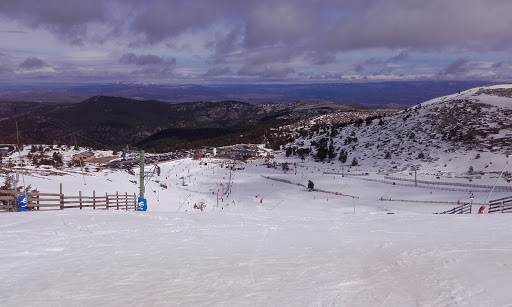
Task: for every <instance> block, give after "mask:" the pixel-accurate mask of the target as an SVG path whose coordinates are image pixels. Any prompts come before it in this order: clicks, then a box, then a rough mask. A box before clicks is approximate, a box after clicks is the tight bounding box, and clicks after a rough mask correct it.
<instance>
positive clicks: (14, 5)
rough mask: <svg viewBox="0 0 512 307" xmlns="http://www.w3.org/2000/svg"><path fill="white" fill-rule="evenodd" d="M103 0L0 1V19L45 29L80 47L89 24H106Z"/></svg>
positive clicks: (107, 21)
mask: <svg viewBox="0 0 512 307" xmlns="http://www.w3.org/2000/svg"><path fill="white" fill-rule="evenodd" d="M105 4H106V1H103V0H88V1H83V0H45V1H41V0H16V1H0V16H2V17H4V18H7V19H13V20H16V21H18V22H19V23H20V24H25V25H27V26H29V27H32V28H39V27H42V28H45V29H48V30H50V31H51V32H53V33H54V34H55V35H56V36H57V37H59V38H61V39H64V40H66V41H68V42H70V43H72V44H82V43H83V40H84V39H85V38H86V34H87V25H88V24H89V23H90V22H100V23H109V19H108V18H107V17H106V15H105V11H106V6H105Z"/></svg>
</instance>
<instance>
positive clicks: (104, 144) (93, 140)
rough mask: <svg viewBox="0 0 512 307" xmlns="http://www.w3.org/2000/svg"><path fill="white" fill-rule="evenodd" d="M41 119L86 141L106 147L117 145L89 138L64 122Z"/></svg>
mask: <svg viewBox="0 0 512 307" xmlns="http://www.w3.org/2000/svg"><path fill="white" fill-rule="evenodd" d="M43 121H45V122H47V123H49V124H52V125H54V126H55V127H57V128H60V129H64V130H67V131H69V132H70V133H73V134H75V135H78V136H79V137H80V138H82V139H86V140H88V141H91V142H94V143H98V144H100V145H103V146H106V147H111V146H117V145H115V144H112V143H108V142H105V143H104V142H100V141H98V140H95V139H92V138H90V137H88V136H85V135H83V134H81V133H80V132H77V131H75V130H73V129H71V128H68V127H66V126H65V125H64V124H61V123H59V122H56V121H52V120H49V119H43ZM107 143H108V144H107Z"/></svg>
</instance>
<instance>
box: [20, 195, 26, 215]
mask: <svg viewBox="0 0 512 307" xmlns="http://www.w3.org/2000/svg"><path fill="white" fill-rule="evenodd" d="M18 211H20V212H23V211H27V195H22V196H20V197H18Z"/></svg>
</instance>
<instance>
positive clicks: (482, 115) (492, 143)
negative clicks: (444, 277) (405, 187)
mask: <svg viewBox="0 0 512 307" xmlns="http://www.w3.org/2000/svg"><path fill="white" fill-rule="evenodd" d="M279 133H280V134H281V135H284V138H288V139H290V138H291V139H294V141H293V142H292V143H289V144H287V145H285V146H284V148H285V149H287V148H290V149H291V150H290V149H289V151H291V153H292V154H293V153H295V154H298V152H299V153H300V149H301V148H302V150H303V151H304V150H305V151H306V153H307V151H310V153H311V155H312V158H316V159H317V160H318V157H315V156H316V154H317V152H318V148H320V147H322V146H323V148H324V150H329V149H332V152H333V154H332V159H329V158H328V156H327V158H325V159H324V160H323V161H329V160H332V161H336V162H335V164H336V163H337V164H339V161H338V158H339V155H340V152H344V153H345V157H346V161H345V163H346V164H351V163H352V161H353V159H354V158H356V159H357V164H358V165H363V166H366V167H373V168H380V169H381V170H382V171H386V172H397V171H398V172H400V171H406V172H409V171H411V170H412V169H414V168H416V169H420V170H421V171H423V172H440V173H454V172H458V173H463V172H464V171H469V167H470V166H472V167H473V172H470V173H474V174H476V175H478V174H479V173H480V172H486V173H489V172H498V171H500V170H501V168H502V167H503V165H504V162H505V161H506V157H507V156H509V155H511V154H512V85H497V86H490V87H481V88H475V89H471V90H468V91H464V92H461V93H458V94H455V95H450V96H446V97H441V98H437V99H433V100H431V101H428V102H425V103H422V104H419V105H417V106H414V107H411V108H409V109H406V110H405V111H403V112H399V113H396V114H393V115H389V116H385V117H374V118H368V119H367V120H365V121H363V120H360V121H359V122H357V123H355V124H351V125H345V124H340V123H338V122H331V123H327V124H325V123H322V124H320V125H319V124H316V123H314V122H312V123H310V124H308V125H304V126H303V127H284V128H283V129H281V130H280V131H279ZM282 137H283V136H282ZM322 144H323V145H322ZM331 144H332V147H331ZM320 160H322V159H321V158H320ZM354 164H355V163H354ZM461 167H462V168H461ZM469 175H472V174H469ZM506 176H508V178H510V174H508V173H507V174H506Z"/></svg>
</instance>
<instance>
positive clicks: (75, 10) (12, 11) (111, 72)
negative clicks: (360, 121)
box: [0, 0, 512, 83]
mask: <svg viewBox="0 0 512 307" xmlns="http://www.w3.org/2000/svg"><path fill="white" fill-rule="evenodd" d="M511 12H512V1H510V0H428V1H425V0H243V1H241V0H147V1H140V0H87V1H84V0H0V81H4V82H6V81H10V82H13V81H14V82H112V81H151V82H160V83H207V82H217V83H223V82H230V83H236V82H240V83H245V82H285V83H286V82H287V83H301V82H347V81H354V80H355V81H365V80H369V81H379V80H423V79H427V80H439V79H440V80H495V81H496V82H500V81H510V80H512V57H511V55H512V52H511V51H512V30H511V29H512V17H511Z"/></svg>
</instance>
